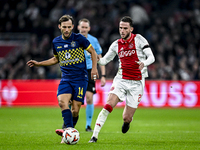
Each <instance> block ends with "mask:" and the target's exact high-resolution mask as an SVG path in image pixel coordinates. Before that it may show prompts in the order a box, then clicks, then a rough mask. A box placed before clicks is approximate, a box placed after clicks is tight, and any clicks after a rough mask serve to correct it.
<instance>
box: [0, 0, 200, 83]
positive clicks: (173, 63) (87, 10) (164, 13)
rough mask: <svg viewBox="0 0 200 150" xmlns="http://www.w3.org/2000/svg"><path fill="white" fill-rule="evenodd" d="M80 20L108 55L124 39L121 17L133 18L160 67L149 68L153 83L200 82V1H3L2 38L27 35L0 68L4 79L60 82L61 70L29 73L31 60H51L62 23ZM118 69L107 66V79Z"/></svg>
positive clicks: (0, 11)
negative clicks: (67, 17) (68, 18)
mask: <svg viewBox="0 0 200 150" xmlns="http://www.w3.org/2000/svg"><path fill="white" fill-rule="evenodd" d="M64 14H69V15H72V16H73V17H74V19H75V28H74V30H73V31H74V32H75V33H78V30H77V28H76V27H77V22H78V21H79V19H81V18H87V19H89V20H90V21H91V31H90V34H92V35H93V36H95V37H97V38H98V40H99V42H100V45H101V46H102V49H103V54H102V55H105V53H106V52H107V50H108V48H109V46H110V44H111V43H112V42H113V41H114V40H116V39H117V38H120V36H119V32H118V24H119V20H120V19H121V17H123V16H125V15H128V16H131V17H132V18H133V21H134V31H133V33H138V34H141V35H142V36H144V37H145V38H146V39H147V40H148V42H149V44H150V47H151V48H152V51H153V53H154V55H155V58H156V61H155V63H154V64H152V65H150V66H149V67H148V70H149V78H147V79H149V80H150V79H151V80H199V79H200V59H199V56H200V1H199V0H177V1H173V0H168V1H167V0H162V1H159V0H140V1H139V0H123V1H121V0H76V1H75V0H48V1H47V0H1V1H0V22H1V24H0V33H13V34H20V33H29V39H28V42H27V43H24V45H23V46H21V49H20V50H18V51H17V52H12V53H11V54H9V55H8V56H7V57H6V58H4V59H3V61H2V62H1V63H0V68H1V69H0V79H59V78H60V76H61V75H60V70H59V66H58V65H55V66H51V67H33V68H29V67H27V65H26V62H27V61H28V60H30V59H35V60H38V61H41V60H46V59H48V58H50V57H52V56H53V51H52V47H51V41H52V40H53V38H54V37H56V36H59V35H60V30H59V29H58V26H57V25H58V19H59V18H60V17H61V16H62V15H64ZM117 69H118V58H117V57H116V58H114V60H113V61H112V62H110V63H109V64H107V65H106V75H107V78H113V77H114V76H115V74H116V72H117Z"/></svg>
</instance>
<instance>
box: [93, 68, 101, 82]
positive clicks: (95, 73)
mask: <svg viewBox="0 0 200 150" xmlns="http://www.w3.org/2000/svg"><path fill="white" fill-rule="evenodd" d="M97 78H99V74H98V71H97V69H92V71H91V79H92V80H94V81H96V80H97Z"/></svg>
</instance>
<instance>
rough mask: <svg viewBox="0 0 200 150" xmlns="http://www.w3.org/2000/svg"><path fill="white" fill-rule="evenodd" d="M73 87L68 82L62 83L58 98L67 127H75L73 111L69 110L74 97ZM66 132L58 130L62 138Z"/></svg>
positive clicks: (59, 87)
mask: <svg viewBox="0 0 200 150" xmlns="http://www.w3.org/2000/svg"><path fill="white" fill-rule="evenodd" d="M71 93H72V87H71V86H70V84H69V83H68V82H65V81H61V82H60V84H59V86H58V92H57V98H58V103H59V106H60V108H61V112H62V117H63V121H64V123H65V124H66V127H73V118H72V113H71V110H70V109H69V106H68V105H69V101H70V99H71V97H72V94H71ZM63 132H64V130H63V129H57V130H56V133H57V134H58V135H60V136H62V133H63Z"/></svg>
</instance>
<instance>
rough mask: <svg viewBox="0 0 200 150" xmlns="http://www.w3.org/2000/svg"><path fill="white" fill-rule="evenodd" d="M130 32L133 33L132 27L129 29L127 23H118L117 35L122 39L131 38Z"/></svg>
mask: <svg viewBox="0 0 200 150" xmlns="http://www.w3.org/2000/svg"><path fill="white" fill-rule="evenodd" d="M132 31H133V27H131V26H130V24H129V23H128V22H123V21H120V23H119V33H120V36H121V38H122V39H124V40H128V39H129V38H130V37H131V32H132Z"/></svg>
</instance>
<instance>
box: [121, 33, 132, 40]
mask: <svg viewBox="0 0 200 150" xmlns="http://www.w3.org/2000/svg"><path fill="white" fill-rule="evenodd" d="M130 33H131V32H129V33H128V34H127V35H126V36H125V37H124V38H122V39H123V40H128V39H127V38H128V37H129V35H130Z"/></svg>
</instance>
